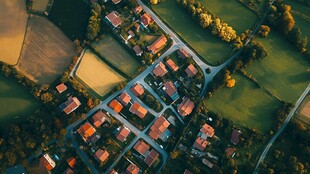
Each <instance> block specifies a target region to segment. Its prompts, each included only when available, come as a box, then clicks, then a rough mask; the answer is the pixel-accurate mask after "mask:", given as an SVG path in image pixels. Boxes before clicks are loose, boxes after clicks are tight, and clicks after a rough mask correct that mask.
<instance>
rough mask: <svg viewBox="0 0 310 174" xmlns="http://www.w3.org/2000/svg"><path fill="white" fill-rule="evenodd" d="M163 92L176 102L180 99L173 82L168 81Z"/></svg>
mask: <svg viewBox="0 0 310 174" xmlns="http://www.w3.org/2000/svg"><path fill="white" fill-rule="evenodd" d="M163 90H164V91H165V92H166V93H167V94H168V95H169V97H170V98H171V99H172V100H173V101H175V100H177V99H178V98H179V94H178V92H177V88H176V87H175V85H174V84H173V83H172V82H171V81H167V82H165V83H164V87H163Z"/></svg>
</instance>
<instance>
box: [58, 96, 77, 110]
mask: <svg viewBox="0 0 310 174" xmlns="http://www.w3.org/2000/svg"><path fill="white" fill-rule="evenodd" d="M80 105H81V103H80V101H79V99H78V98H76V97H72V96H70V97H69V98H68V100H67V101H65V102H64V103H62V104H61V105H60V108H61V109H62V110H63V111H64V112H65V113H66V114H67V115H69V114H70V113H71V112H73V111H74V110H76V109H77V108H78V107H79V106H80Z"/></svg>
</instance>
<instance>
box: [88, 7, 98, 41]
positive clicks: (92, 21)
mask: <svg viewBox="0 0 310 174" xmlns="http://www.w3.org/2000/svg"><path fill="white" fill-rule="evenodd" d="M100 22H101V7H100V5H99V4H98V3H93V4H92V10H91V16H90V18H89V20H88V26H87V32H86V37H87V39H88V40H90V41H92V40H94V39H95V37H97V35H98V33H99V31H100Z"/></svg>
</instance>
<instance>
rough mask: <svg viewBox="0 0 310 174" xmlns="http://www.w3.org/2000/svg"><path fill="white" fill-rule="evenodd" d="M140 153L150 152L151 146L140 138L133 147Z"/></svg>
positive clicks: (144, 154)
mask: <svg viewBox="0 0 310 174" xmlns="http://www.w3.org/2000/svg"><path fill="white" fill-rule="evenodd" d="M133 148H134V149H135V150H136V151H137V152H138V153H139V154H140V155H142V156H144V157H145V156H146V155H147V153H148V152H149V149H150V146H149V145H148V144H146V143H145V142H144V141H142V140H139V141H138V142H137V143H136V144H135V146H134V147H133Z"/></svg>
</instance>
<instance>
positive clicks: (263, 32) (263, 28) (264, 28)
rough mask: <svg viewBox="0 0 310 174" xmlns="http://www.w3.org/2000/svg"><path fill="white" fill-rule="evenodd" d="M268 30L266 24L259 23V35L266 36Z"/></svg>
mask: <svg viewBox="0 0 310 174" xmlns="http://www.w3.org/2000/svg"><path fill="white" fill-rule="evenodd" d="M269 32H270V28H269V27H268V25H261V26H260V28H259V31H258V34H259V36H261V37H267V36H268V34H269Z"/></svg>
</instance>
